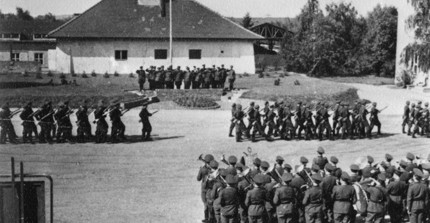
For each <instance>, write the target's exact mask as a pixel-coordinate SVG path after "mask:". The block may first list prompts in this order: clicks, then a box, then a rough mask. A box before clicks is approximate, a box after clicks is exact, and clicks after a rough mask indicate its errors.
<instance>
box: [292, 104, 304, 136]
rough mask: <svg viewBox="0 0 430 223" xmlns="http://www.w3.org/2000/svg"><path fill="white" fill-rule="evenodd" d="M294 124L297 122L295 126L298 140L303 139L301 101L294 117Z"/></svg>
mask: <svg viewBox="0 0 430 223" xmlns="http://www.w3.org/2000/svg"><path fill="white" fill-rule="evenodd" d="M294 122H295V126H294V128H295V130H294V131H297V135H298V138H299V139H301V137H302V136H301V134H302V133H301V132H302V130H303V123H302V102H301V101H299V102H297V105H296V111H295V115H294Z"/></svg>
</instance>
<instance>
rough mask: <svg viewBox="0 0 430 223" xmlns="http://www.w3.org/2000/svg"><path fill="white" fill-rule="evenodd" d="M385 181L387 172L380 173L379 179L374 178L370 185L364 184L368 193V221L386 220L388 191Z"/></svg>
mask: <svg viewBox="0 0 430 223" xmlns="http://www.w3.org/2000/svg"><path fill="white" fill-rule="evenodd" d="M372 180H373V178H372ZM384 182H385V174H382V173H380V174H379V175H378V180H373V184H371V185H370V186H364V190H365V191H366V192H367V193H368V205H367V216H366V223H371V222H372V223H373V222H376V223H379V222H384V215H385V203H386V201H387V193H386V190H385V188H384V187H383V184H385V183H384Z"/></svg>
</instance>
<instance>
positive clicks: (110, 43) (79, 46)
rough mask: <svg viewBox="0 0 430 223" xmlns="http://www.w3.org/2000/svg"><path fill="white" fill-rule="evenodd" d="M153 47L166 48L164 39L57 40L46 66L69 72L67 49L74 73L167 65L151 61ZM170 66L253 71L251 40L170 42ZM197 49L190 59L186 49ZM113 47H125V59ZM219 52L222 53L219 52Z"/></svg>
mask: <svg viewBox="0 0 430 223" xmlns="http://www.w3.org/2000/svg"><path fill="white" fill-rule="evenodd" d="M155 49H167V50H168V49H169V42H167V41H143V40H140V41H139V40H77V41H73V42H69V41H62V40H57V48H56V50H55V52H52V51H50V52H49V69H50V70H54V71H58V72H65V73H67V72H70V64H71V63H70V52H71V54H72V56H73V65H74V70H75V72H76V73H82V72H83V71H85V72H86V73H90V72H92V71H93V70H94V71H95V72H97V73H105V72H108V73H114V72H115V71H116V72H118V73H121V74H128V73H130V72H135V71H136V70H137V69H138V68H139V66H144V68H147V67H149V66H151V65H154V66H161V65H164V66H168V65H170V59H169V58H168V59H165V60H155V59H154V50H155ZM173 49H174V50H173V66H174V67H176V66H181V67H182V68H184V67H185V66H189V67H192V66H197V67H201V66H202V64H206V67H209V66H212V65H216V66H220V65H221V64H224V65H225V66H226V67H230V65H233V66H234V69H235V70H236V72H238V73H244V72H246V73H251V74H253V73H255V60H254V47H253V43H252V42H251V41H249V42H247V41H174V43H173ZM190 49H201V50H202V58H201V59H198V60H190V59H189V58H188V51H189V50H190ZM115 50H128V59H127V60H125V61H118V60H115ZM221 51H223V53H222V52H221Z"/></svg>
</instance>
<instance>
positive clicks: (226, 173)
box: [218, 168, 228, 177]
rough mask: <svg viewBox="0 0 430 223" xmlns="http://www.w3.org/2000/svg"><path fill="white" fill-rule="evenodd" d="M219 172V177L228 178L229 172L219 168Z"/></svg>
mask: <svg viewBox="0 0 430 223" xmlns="http://www.w3.org/2000/svg"><path fill="white" fill-rule="evenodd" d="M218 172H219V175H221V176H222V177H226V176H227V175H228V172H227V170H226V169H224V168H219V170H218Z"/></svg>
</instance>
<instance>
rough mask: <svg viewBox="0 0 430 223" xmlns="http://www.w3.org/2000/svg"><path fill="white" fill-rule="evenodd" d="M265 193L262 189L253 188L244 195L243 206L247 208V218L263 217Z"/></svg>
mask: <svg viewBox="0 0 430 223" xmlns="http://www.w3.org/2000/svg"><path fill="white" fill-rule="evenodd" d="M267 200H268V199H267V191H266V189H264V188H262V187H255V188H254V189H252V190H250V191H248V193H247V194H246V199H245V205H246V206H247V207H248V215H249V216H263V214H264V213H265V211H266V209H265V207H264V204H265V202H266V201H267Z"/></svg>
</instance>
